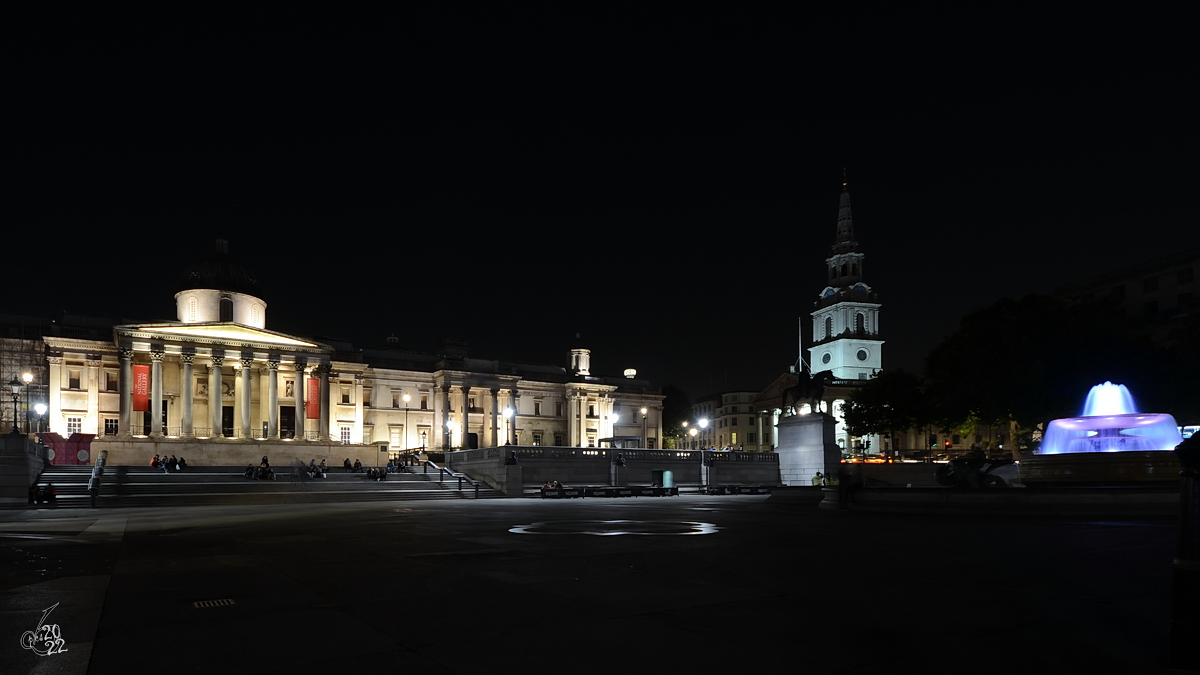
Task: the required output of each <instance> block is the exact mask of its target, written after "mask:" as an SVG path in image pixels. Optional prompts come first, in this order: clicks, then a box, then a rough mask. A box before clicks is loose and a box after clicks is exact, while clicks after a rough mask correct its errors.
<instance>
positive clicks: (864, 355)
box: [855, 349, 869, 361]
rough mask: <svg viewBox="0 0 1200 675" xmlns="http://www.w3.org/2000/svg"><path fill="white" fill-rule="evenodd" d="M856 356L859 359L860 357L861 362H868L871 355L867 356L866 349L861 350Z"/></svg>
mask: <svg viewBox="0 0 1200 675" xmlns="http://www.w3.org/2000/svg"><path fill="white" fill-rule="evenodd" d="M855 356H857V357H858V360H859V361H866V360H867V356H869V355H868V354H867V350H865V349H860V350H858V353H857V354H855Z"/></svg>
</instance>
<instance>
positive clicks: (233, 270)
mask: <svg viewBox="0 0 1200 675" xmlns="http://www.w3.org/2000/svg"><path fill="white" fill-rule="evenodd" d="M194 288H208V289H212V290H216V291H232V292H234V293H245V294H246V295H253V296H257V295H258V294H259V293H260V292H261V289H260V288H259V287H258V279H256V278H255V277H254V275H253V274H251V273H250V270H248V269H246V268H245V267H243V266H242V265H241V263H239V262H237V261H236V260H234V259H233V258H232V257H231V256H230V255H229V242H227V241H225V240H224V239H218V240H217V250H216V251H214V252H213V254H212V255H210V256H208V257H207V258H205V259H203V260H201V261H200V262H197V263H196V264H194V265H192V266H191V267H189V268H188V269H187V271H185V272H184V273H183V277H182V278H181V279H180V280H179V288H178V289H177V290H180V291H187V290H191V289H194Z"/></svg>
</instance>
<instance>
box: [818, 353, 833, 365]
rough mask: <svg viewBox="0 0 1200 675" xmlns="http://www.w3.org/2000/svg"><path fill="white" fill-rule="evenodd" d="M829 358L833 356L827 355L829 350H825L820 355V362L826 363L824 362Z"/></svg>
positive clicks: (827, 361)
mask: <svg viewBox="0 0 1200 675" xmlns="http://www.w3.org/2000/svg"><path fill="white" fill-rule="evenodd" d="M831 358H833V357H832V356H830V355H829V352H825V353H824V354H823V355H822V356H821V363H826V364H827V363H829V359H831Z"/></svg>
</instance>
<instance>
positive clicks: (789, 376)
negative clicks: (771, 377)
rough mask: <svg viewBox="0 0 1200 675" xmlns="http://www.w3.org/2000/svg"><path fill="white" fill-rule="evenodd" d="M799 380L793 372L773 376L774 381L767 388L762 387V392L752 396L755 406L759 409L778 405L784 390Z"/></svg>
mask: <svg viewBox="0 0 1200 675" xmlns="http://www.w3.org/2000/svg"><path fill="white" fill-rule="evenodd" d="M799 381H800V379H799V378H798V377H796V375H795V374H794V373H784V374H782V375H780V376H779V377H777V378H775V381H774V382H772V383H771V384H769V385H767V388H766V389H763V390H762V392H761V393H760V394H759V395H758V396H756V397H755V398H754V404H755V406H757V407H758V408H759V409H763V408H769V407H772V406H774V407H778V406H779V402H780V401H781V400H782V398H783V392H784V390H785V389H789V388H791V387H794V386H796V383H797V382H799Z"/></svg>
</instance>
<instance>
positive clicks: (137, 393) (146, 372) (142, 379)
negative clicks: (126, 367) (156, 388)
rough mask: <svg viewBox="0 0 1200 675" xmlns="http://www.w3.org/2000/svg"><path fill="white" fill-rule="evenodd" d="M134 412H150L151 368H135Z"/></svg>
mask: <svg viewBox="0 0 1200 675" xmlns="http://www.w3.org/2000/svg"><path fill="white" fill-rule="evenodd" d="M133 410H134V412H150V366H134V367H133Z"/></svg>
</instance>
